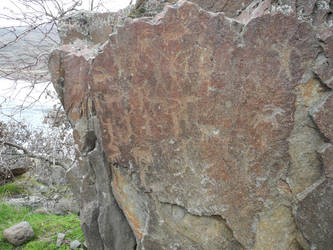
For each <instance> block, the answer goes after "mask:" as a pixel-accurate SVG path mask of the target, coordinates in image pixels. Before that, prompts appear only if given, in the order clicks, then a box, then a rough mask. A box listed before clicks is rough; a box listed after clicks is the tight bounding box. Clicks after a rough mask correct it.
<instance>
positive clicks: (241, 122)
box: [49, 1, 333, 250]
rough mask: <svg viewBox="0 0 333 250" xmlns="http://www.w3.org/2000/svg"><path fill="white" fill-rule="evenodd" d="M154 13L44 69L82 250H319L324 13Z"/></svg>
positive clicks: (235, 6)
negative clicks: (74, 173) (69, 164)
mask: <svg viewBox="0 0 333 250" xmlns="http://www.w3.org/2000/svg"><path fill="white" fill-rule="evenodd" d="M151 2H153V1H143V3H142V4H148V3H151ZM155 2H157V3H156V4H162V5H163V6H162V7H163V8H162V7H161V9H163V10H160V9H155V10H154V11H155V12H156V13H157V14H156V13H154V15H152V16H153V17H147V16H146V17H142V18H133V16H132V14H133V12H131V11H130V12H129V14H128V15H129V17H128V18H125V17H124V16H122V17H121V18H122V19H121V20H122V22H121V24H122V25H117V24H119V23H120V22H118V21H117V22H114V23H110V24H109V25H110V27H108V29H107V30H108V31H110V30H112V34H110V35H109V36H108V37H107V38H106V36H105V34H103V39H100V40H98V41H97V40H96V41H92V39H91V38H89V37H88V38H87V40H89V39H90V40H89V42H88V43H87V41H86V40H84V38H82V36H81V35H79V36H77V37H75V34H74V36H71V39H69V40H66V39H63V41H64V44H63V45H62V46H61V47H60V48H58V49H56V50H55V51H53V53H52V55H51V57H50V63H49V65H50V66H49V67H50V71H51V74H52V81H53V83H54V86H55V88H56V90H57V92H58V94H59V97H60V99H61V101H62V104H63V106H64V109H65V110H66V112H67V114H68V118H69V120H70V121H71V124H72V126H73V129H74V137H75V141H76V144H77V149H78V159H79V161H80V168H79V172H80V173H81V175H82V178H81V180H82V181H81V182H80V184H79V185H81V187H80V188H77V189H76V190H80V199H81V214H80V216H81V224H82V228H83V231H84V232H85V235H86V239H87V245H88V248H89V249H134V248H136V249H152V250H153V249H230V250H231V249H302V248H303V249H315V248H316V249H323V250H324V249H327V248H326V247H327V246H328V247H329V246H330V245H332V227H331V224H330V223H328V222H327V221H331V220H332V211H331V209H330V206H329V204H332V203H333V197H332V181H331V178H332V175H331V168H332V167H331V166H330V164H331V162H332V160H331V158H330V157H331V156H330V154H329V152H330V151H329V150H331V151H332V149H331V143H332V138H333V136H332V126H331V125H332V124H331V122H332V118H333V117H332V93H331V78H332V77H333V76H332V71H331V68H330V67H329V65H331V62H332V61H333V58H332V56H333V55H332V53H330V52H331V41H332V33H331V32H332V30H331V29H332V28H331V26H330V25H329V22H330V21H329V20H330V19H329V14H328V13H329V11H331V8H332V4H331V5H330V4H329V3H328V2H327V3H328V5H327V6H326V5H325V6H326V7H327V8H328V9H324V7H322V5H320V4H323V3H322V2H325V1H313V3H312V2H311V1H194V2H190V1H179V2H177V3H176V2H175V1H167V2H169V3H165V1H164V2H163V3H162V1H155ZM158 2H159V3H158ZM281 2H283V3H281ZM303 2H304V3H303ZM308 2H311V4H310V3H308ZM325 3H326V2H325ZM312 4H313V6H312ZM154 6H156V5H154ZM302 6H303V7H302ZM318 6H319V7H318ZM136 7H137V8H139V7H140V6H138V5H137V6H134V8H136ZM306 7H307V8H306ZM326 7H325V8H326ZM132 8H133V7H132ZM301 9H302V12H300V10H301ZM319 10H322V11H319ZM221 11H223V12H221ZM131 13H132V14H131ZM323 13H324V14H323ZM325 13H326V16H327V18H324V16H325ZM155 14H156V15H155ZM143 16H144V15H143ZM148 16H149V15H148ZM317 16H318V18H316V19H315V20H316V21H313V20H314V18H315V17H317ZM319 17H321V18H319ZM103 18H104V17H103ZM320 20H321V21H320ZM95 22H96V23H97V21H96V20H95ZM111 26H112V27H111ZM71 27H73V26H71ZM318 204H319V205H320V206H319V207H316V206H318ZM313 227H316V230H312V228H313Z"/></svg>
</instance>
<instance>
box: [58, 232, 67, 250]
mask: <svg viewBox="0 0 333 250" xmlns="http://www.w3.org/2000/svg"><path fill="white" fill-rule="evenodd" d="M65 237H66V234H63V233H58V235H57V247H60V246H61V244H62V242H63V241H64V239H65Z"/></svg>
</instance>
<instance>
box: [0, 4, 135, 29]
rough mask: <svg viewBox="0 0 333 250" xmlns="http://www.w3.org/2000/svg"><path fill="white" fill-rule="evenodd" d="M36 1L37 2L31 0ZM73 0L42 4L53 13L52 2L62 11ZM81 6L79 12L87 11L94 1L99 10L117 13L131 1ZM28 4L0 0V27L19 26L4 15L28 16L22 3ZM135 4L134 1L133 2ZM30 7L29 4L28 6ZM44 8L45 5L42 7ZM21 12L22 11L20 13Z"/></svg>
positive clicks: (28, 9)
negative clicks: (99, 5)
mask: <svg viewBox="0 0 333 250" xmlns="http://www.w3.org/2000/svg"><path fill="white" fill-rule="evenodd" d="M32 1H38V0H32ZM73 1H74V0H46V1H45V0H44V2H50V4H48V5H47V6H48V7H49V11H51V12H54V11H56V9H55V8H54V7H53V6H55V5H54V4H52V2H58V3H60V4H61V5H62V6H63V7H64V9H66V7H67V8H68V6H69V5H70V4H71V3H73ZM81 1H82V5H81V6H79V7H78V9H80V10H89V6H90V3H91V1H94V3H95V4H97V3H98V2H101V3H102V5H103V6H104V7H105V8H103V7H102V8H100V10H108V11H117V10H119V9H122V8H125V7H126V6H128V5H129V3H130V2H131V0H81ZM26 2H29V0H0V27H8V26H11V25H20V23H19V22H17V21H15V20H8V19H5V18H3V17H4V15H8V16H11V17H13V16H20V17H22V16H23V15H24V14H25V15H27V16H28V15H29V13H30V12H32V9H31V8H28V7H26V6H24V3H26ZM133 2H135V0H133ZM30 5H31V4H30ZM44 7H45V5H44ZM33 8H34V10H35V11H42V9H41V8H40V7H38V6H37V5H34V6H33ZM21 10H22V11H21Z"/></svg>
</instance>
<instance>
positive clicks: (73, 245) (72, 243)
mask: <svg viewBox="0 0 333 250" xmlns="http://www.w3.org/2000/svg"><path fill="white" fill-rule="evenodd" d="M80 246H81V242H80V241H78V240H74V241H72V242H71V244H70V246H69V247H70V248H71V249H77V248H79V247H80Z"/></svg>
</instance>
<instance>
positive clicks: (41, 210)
mask: <svg viewBox="0 0 333 250" xmlns="http://www.w3.org/2000/svg"><path fill="white" fill-rule="evenodd" d="M34 213H35V214H49V212H48V210H47V209H46V208H45V207H41V208H37V209H36V210H35V211H34Z"/></svg>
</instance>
